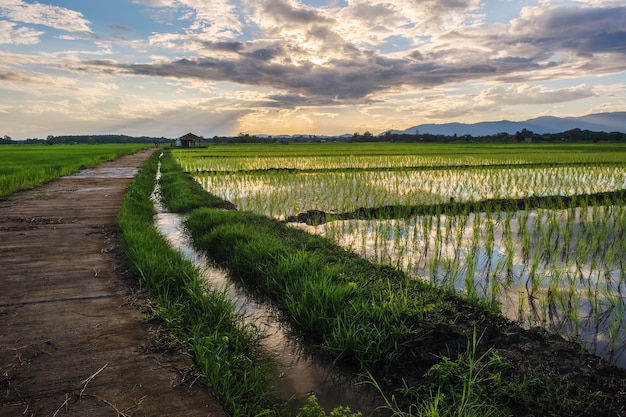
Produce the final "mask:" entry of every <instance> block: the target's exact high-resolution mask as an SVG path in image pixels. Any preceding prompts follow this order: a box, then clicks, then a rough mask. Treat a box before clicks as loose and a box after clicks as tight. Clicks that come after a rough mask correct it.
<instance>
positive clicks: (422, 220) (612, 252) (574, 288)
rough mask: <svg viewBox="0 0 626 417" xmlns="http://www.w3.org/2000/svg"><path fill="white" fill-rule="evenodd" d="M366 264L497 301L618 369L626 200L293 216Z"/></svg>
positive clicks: (623, 343) (625, 310)
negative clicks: (316, 219) (318, 219)
mask: <svg viewBox="0 0 626 417" xmlns="http://www.w3.org/2000/svg"><path fill="white" fill-rule="evenodd" d="M292 225H293V226H294V227H298V228H303V229H305V230H307V231H309V232H310V233H315V234H320V235H324V236H327V237H329V238H331V239H333V240H334V241H336V242H337V243H338V244H340V245H342V246H344V247H346V248H349V249H350V250H352V251H354V252H356V253H358V254H361V255H362V256H364V257H365V258H367V259H370V260H371V261H373V262H378V263H385V264H390V265H393V266H395V267H397V268H399V269H402V270H404V271H406V272H408V273H410V274H412V275H413V276H415V277H419V278H422V279H427V280H430V281H431V282H433V283H434V284H436V285H440V286H442V287H447V288H453V289H455V290H456V291H458V292H461V293H465V294H466V295H468V296H470V297H480V298H483V299H486V300H488V301H490V302H494V303H497V304H499V305H500V307H501V309H502V311H503V313H504V314H505V315H506V316H507V317H509V318H510V319H512V320H517V321H519V322H520V323H521V324H522V325H525V326H528V327H531V326H544V327H548V328H550V329H552V330H555V331H557V332H559V333H562V334H564V335H566V336H568V337H571V338H580V339H582V340H583V341H585V342H586V344H587V347H588V349H589V350H590V351H591V352H593V353H596V354H598V355H600V356H603V357H605V358H607V359H609V360H611V361H612V362H614V363H616V364H618V365H619V366H622V367H626V353H625V351H626V329H625V328H624V326H623V324H622V323H624V322H625V319H626V293H625V289H626V276H625V272H624V269H623V265H624V262H625V261H626V247H625V243H624V236H626V208H625V207H619V206H595V207H589V208H585V209H584V210H583V209H581V208H576V207H574V208H571V209H566V210H547V209H542V210H529V211H518V212H508V213H507V212H493V213H480V214H474V213H467V214H463V215H459V216H446V215H444V214H441V215H439V216H416V217H413V218H410V219H388V220H380V219H379V220H346V221H334V222H330V223H326V224H323V225H319V226H307V225H304V224H292Z"/></svg>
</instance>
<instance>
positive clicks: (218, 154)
mask: <svg viewBox="0 0 626 417" xmlns="http://www.w3.org/2000/svg"><path fill="white" fill-rule="evenodd" d="M175 155H176V158H177V161H178V162H179V164H180V165H181V167H183V169H184V170H185V171H187V172H196V170H199V171H213V172H215V171H248V170H267V169H302V170H311V169H313V170H324V169H372V168H392V169H398V168H411V167H453V166H454V167H462V166H486V165H501V166H502V165H524V164H527V165H530V164H533V165H537V164H541V165H544V166H546V165H561V164H566V163H576V164H581V163H584V164H610V163H617V164H623V162H624V147H623V146H619V145H614V146H598V145H573V144H567V145H566V146H562V145H560V144H552V145H549V144H541V145H528V144H524V145H507V146H487V147H486V146H484V145H477V146H476V145H460V144H448V145H445V146H441V145H437V144H406V143H404V144H403V143H360V144H349V143H348V144H345V143H344V144H340V143H326V144H297V145H290V146H283V145H267V144H266V145H261V144H256V145H254V144H251V145H229V146H209V147H207V148H203V149H178V150H176V151H175ZM512 155H514V156H512Z"/></svg>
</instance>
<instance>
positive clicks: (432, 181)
mask: <svg viewBox="0 0 626 417" xmlns="http://www.w3.org/2000/svg"><path fill="white" fill-rule="evenodd" d="M196 179H197V180H198V181H199V182H200V184H202V186H203V187H204V188H205V189H206V190H208V191H209V192H211V193H213V194H215V195H217V196H219V197H221V198H224V199H225V200H228V201H231V202H232V203H234V204H235V205H237V206H238V207H239V208H240V209H241V210H248V211H254V212H257V213H260V214H265V215H268V216H271V217H277V218H281V219H282V218H284V217H285V216H289V215H294V214H298V213H300V212H304V211H307V210H311V209H317V210H324V211H330V212H343V211H352V210H355V209H357V208H359V207H377V206H385V205H417V204H434V203H441V202H448V201H449V200H450V198H451V197H452V198H454V199H455V200H456V201H478V200H484V199H491V198H522V197H525V196H531V195H536V196H547V195H572V194H588V193H597V192H604V191H612V190H616V189H623V188H626V169H624V168H621V167H559V168H515V169H511V168H507V169H485V168H475V169H466V170H461V169H450V170H448V169H438V170H425V171H415V170H407V171H354V172H351V171H348V172H321V173H310V172H309V173H294V172H289V171H278V172H277V171H273V172H268V173H258V172H255V173H250V172H241V173H237V174H211V175H198V176H196Z"/></svg>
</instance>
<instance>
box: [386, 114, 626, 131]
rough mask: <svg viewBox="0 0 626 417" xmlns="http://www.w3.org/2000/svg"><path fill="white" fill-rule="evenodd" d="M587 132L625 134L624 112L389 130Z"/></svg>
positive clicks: (424, 125) (422, 125)
mask: <svg viewBox="0 0 626 417" xmlns="http://www.w3.org/2000/svg"><path fill="white" fill-rule="evenodd" d="M576 128H578V129H581V130H590V131H593V132H622V133H626V112H614V113H596V114H590V115H587V116H581V117H553V116H543V117H537V118H535V119H529V120H525V121H520V122H512V121H509V120H501V121H494V122H480V123H471V124H467V123H443V124H421V125H417V126H413V127H410V128H408V129H405V130H390V131H385V132H382V133H381V135H384V134H386V133H387V132H390V133H395V134H410V135H414V134H416V133H417V134H419V133H423V134H432V135H446V136H454V135H457V136H463V135H471V136H489V135H495V134H498V133H502V132H506V133H509V134H515V133H516V132H521V131H522V130H524V129H527V130H530V131H532V132H534V133H538V134H545V133H560V132H565V131H568V130H572V129H576Z"/></svg>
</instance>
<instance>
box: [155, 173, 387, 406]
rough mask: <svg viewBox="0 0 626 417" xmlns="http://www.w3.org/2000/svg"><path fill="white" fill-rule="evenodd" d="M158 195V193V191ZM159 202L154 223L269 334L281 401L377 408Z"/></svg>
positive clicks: (366, 389)
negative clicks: (308, 349) (202, 250)
mask: <svg viewBox="0 0 626 417" xmlns="http://www.w3.org/2000/svg"><path fill="white" fill-rule="evenodd" d="M157 175H158V174H157ZM157 187H158V184H157ZM154 195H158V189H155V194H154ZM158 200H159V199H158V197H155V198H154V201H155V208H156V210H157V213H158V214H157V215H156V216H155V219H154V223H155V226H156V228H157V229H158V230H159V232H160V233H161V234H162V235H163V236H164V237H165V238H166V239H167V240H168V241H169V243H170V245H171V246H172V247H173V248H175V249H177V250H178V251H180V253H181V254H183V256H185V258H187V259H188V260H190V261H191V262H192V263H193V264H194V265H195V266H196V268H198V270H199V271H201V273H202V275H203V276H204V278H205V279H206V280H207V281H208V282H209V283H210V285H211V286H212V287H214V288H217V289H224V288H226V289H227V290H228V294H229V296H230V299H231V300H232V301H233V303H234V305H235V306H236V307H237V308H241V309H243V310H244V311H245V312H246V319H247V320H249V321H251V322H254V323H255V324H256V326H257V327H259V328H260V329H261V330H262V331H263V332H264V334H265V335H266V337H265V338H264V339H263V342H262V344H263V347H264V348H265V349H266V350H267V351H268V352H269V353H270V354H271V355H272V356H273V357H275V360H276V362H277V368H278V369H277V372H278V375H279V379H278V384H277V386H276V391H277V394H278V395H279V397H280V399H281V400H284V401H287V400H290V399H291V401H292V402H290V404H291V405H293V406H294V407H300V406H302V405H304V403H305V402H306V399H307V397H308V396H310V395H311V394H315V396H316V397H317V399H318V402H319V404H320V405H321V406H322V407H323V408H324V409H326V410H327V411H331V410H332V409H334V408H335V407H338V406H340V405H343V406H349V407H350V409H351V410H353V411H361V412H362V413H363V415H364V416H368V415H371V414H373V413H374V412H375V410H376V408H377V407H378V406H380V405H381V403H382V399H381V398H380V396H379V395H378V393H377V392H376V391H374V390H373V388H372V387H371V386H370V385H367V384H365V385H357V383H358V381H357V380H356V379H355V378H354V377H353V376H352V375H346V374H343V373H341V372H339V371H337V370H336V369H335V368H333V367H332V366H330V365H329V364H327V363H324V362H323V361H321V360H318V359H314V358H313V357H311V355H309V354H307V353H306V347H305V346H303V345H302V344H301V343H300V342H299V341H298V340H296V339H295V338H293V337H290V336H289V334H288V331H287V330H286V329H285V328H284V326H283V324H281V323H280V321H279V320H278V317H277V316H276V313H275V312H274V311H273V310H272V308H271V306H267V305H264V304H259V303H257V302H256V301H255V300H253V299H252V298H251V297H249V296H248V295H247V294H246V293H245V291H244V289H243V288H240V287H238V285H237V284H236V283H234V282H231V280H230V278H229V275H228V272H227V271H226V270H224V269H222V268H218V267H216V266H215V265H213V263H212V261H211V260H210V259H207V257H206V256H205V255H204V254H203V253H199V252H198V251H196V249H195V248H194V247H193V245H192V244H191V239H190V237H189V236H188V234H187V232H186V230H185V228H184V217H183V216H182V215H179V214H174V213H168V212H167V211H166V210H165V209H164V208H163V206H162V205H161V204H160V202H159V201H158Z"/></svg>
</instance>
